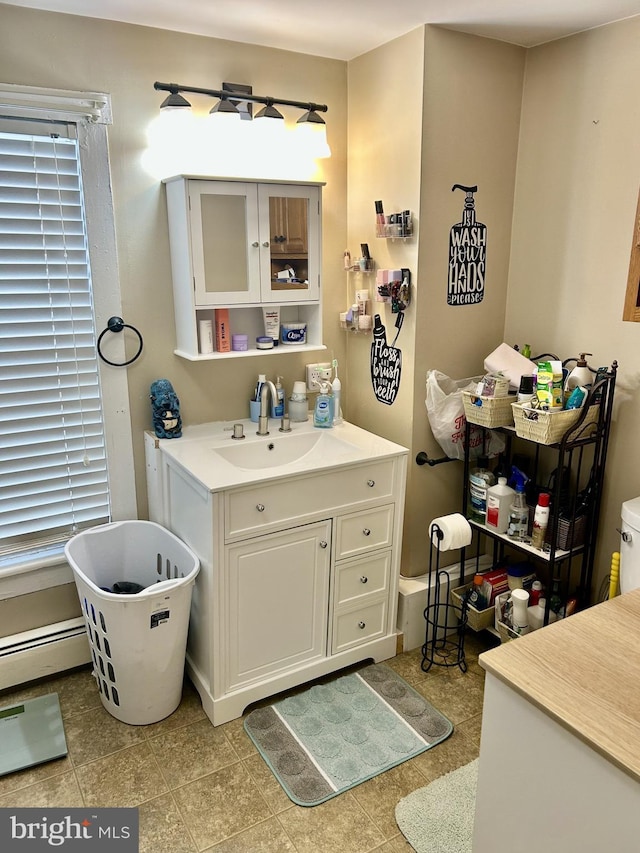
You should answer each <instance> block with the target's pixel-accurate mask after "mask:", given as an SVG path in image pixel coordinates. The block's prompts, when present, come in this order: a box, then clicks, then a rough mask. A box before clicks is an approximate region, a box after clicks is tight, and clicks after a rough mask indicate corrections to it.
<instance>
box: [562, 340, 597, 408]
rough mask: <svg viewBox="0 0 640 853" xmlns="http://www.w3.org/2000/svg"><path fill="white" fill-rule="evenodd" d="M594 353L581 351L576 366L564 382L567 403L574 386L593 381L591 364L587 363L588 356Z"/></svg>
mask: <svg viewBox="0 0 640 853" xmlns="http://www.w3.org/2000/svg"><path fill="white" fill-rule="evenodd" d="M588 355H593V353H591V352H581V353H580V357H579V358H578V361H577V363H576V366H575V367H574V368H573V370H572V371H571V373H570V374H569V375H568V376H567V379H566V382H565V383H564V399H565V405H566V401H567V400H568V399H569V397H570V396H571V392H572V391H573V389H574V388H577V387H578V386H579V385H582V386H583V387H584V386H590V385H591V383H592V382H593V376H592V374H591V371H590V370H589V366H588V364H587V356H588Z"/></svg>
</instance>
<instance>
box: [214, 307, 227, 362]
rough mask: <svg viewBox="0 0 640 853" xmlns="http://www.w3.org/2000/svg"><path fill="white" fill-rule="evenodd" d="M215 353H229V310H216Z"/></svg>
mask: <svg viewBox="0 0 640 853" xmlns="http://www.w3.org/2000/svg"><path fill="white" fill-rule="evenodd" d="M214 316H215V325H216V352H231V334H230V331H229V309H228V308H216V309H215V312H214Z"/></svg>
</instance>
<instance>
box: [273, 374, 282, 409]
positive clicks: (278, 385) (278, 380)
mask: <svg viewBox="0 0 640 853" xmlns="http://www.w3.org/2000/svg"><path fill="white" fill-rule="evenodd" d="M276 396H277V397H278V403H277V405H276V404H274V403H273V402H272V403H271V417H272V418H281V417H283V416H284V388H283V387H282V376H278V377H277V378H276Z"/></svg>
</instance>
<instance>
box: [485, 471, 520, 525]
mask: <svg viewBox="0 0 640 853" xmlns="http://www.w3.org/2000/svg"><path fill="white" fill-rule="evenodd" d="M514 495H515V492H514V490H513V489H512V488H511V486H508V485H507V478H506V477H498V482H497V484H496V485H495V486H489V488H488V489H487V527H490V528H491V529H492V530H495V532H496V533H506V532H507V528H508V527H509V509H510V507H511V504H512V503H513V497H514Z"/></svg>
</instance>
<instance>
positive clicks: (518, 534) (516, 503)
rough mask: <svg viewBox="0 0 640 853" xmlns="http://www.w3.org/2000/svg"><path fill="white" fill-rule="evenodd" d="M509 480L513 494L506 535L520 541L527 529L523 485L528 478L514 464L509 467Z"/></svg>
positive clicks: (525, 534) (527, 511)
mask: <svg viewBox="0 0 640 853" xmlns="http://www.w3.org/2000/svg"><path fill="white" fill-rule="evenodd" d="M511 481H512V483H514V486H515V494H514V496H513V503H512V504H511V506H510V507H509V526H508V527H507V536H509V537H510V538H511V539H515V540H517V541H522V540H524V539H526V538H527V534H528V531H529V507H528V506H527V496H526V494H525V487H526V485H527V483H528V482H529V478H528V477H527V476H526V475H525V474H523V473H522V471H521V470H520V469H519V468H516V466H515V465H514V466H513V468H512V469H511Z"/></svg>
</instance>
